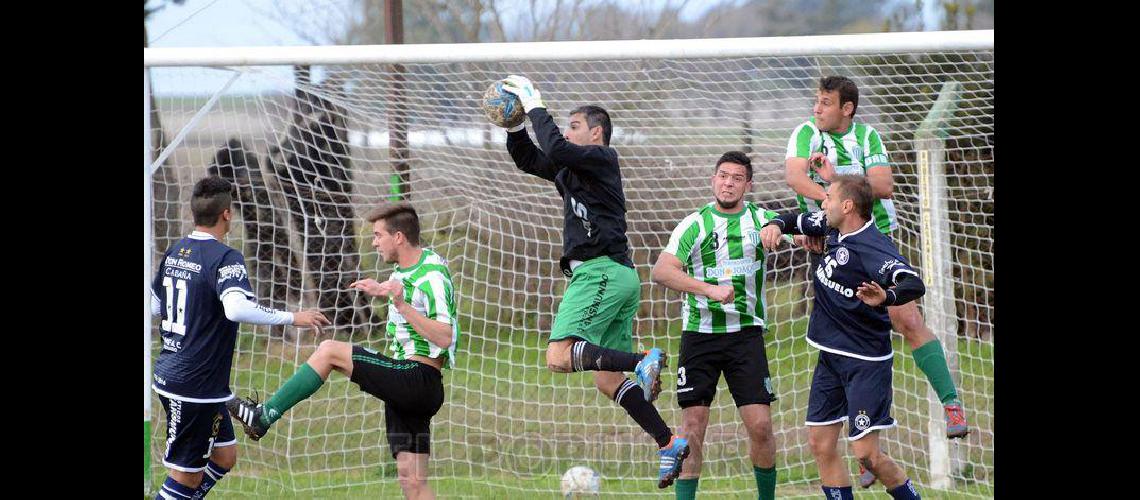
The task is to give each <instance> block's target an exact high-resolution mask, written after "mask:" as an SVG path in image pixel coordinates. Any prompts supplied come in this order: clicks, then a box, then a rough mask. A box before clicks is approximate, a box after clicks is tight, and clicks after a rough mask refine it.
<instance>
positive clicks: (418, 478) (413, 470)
mask: <svg viewBox="0 0 1140 500" xmlns="http://www.w3.org/2000/svg"><path fill="white" fill-rule="evenodd" d="M396 479H397V480H398V481H399V482H400V488H402V489H404V490H405V491H419V490H420V489H422V488H424V487H425V486H427V477H426V476H425V475H424V474H423V473H422V471H420V470H418V468H417V467H416V466H415V465H414V464H411V463H403V464H401V463H397V464H396Z"/></svg>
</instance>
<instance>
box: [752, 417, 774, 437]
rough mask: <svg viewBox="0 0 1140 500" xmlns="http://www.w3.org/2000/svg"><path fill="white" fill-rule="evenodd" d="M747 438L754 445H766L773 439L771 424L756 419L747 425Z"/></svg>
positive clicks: (767, 421)
mask: <svg viewBox="0 0 1140 500" xmlns="http://www.w3.org/2000/svg"><path fill="white" fill-rule="evenodd" d="M748 437H749V438H751V439H752V442H754V443H767V442H769V441H771V440H772V439H773V436H772V422H771V421H769V420H765V419H756V420H753V421H752V422H749V423H748Z"/></svg>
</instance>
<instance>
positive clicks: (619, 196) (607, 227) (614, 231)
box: [507, 108, 633, 276]
mask: <svg viewBox="0 0 1140 500" xmlns="http://www.w3.org/2000/svg"><path fill="white" fill-rule="evenodd" d="M527 115H528V116H530V123H531V125H532V126H533V128H534V135H535V138H537V139H538V143H539V144H541V145H542V149H541V150H539V149H538V148H536V147H535V145H534V143H533V142H531V140H530V136H528V135H527V134H526V131H524V130H520V131H518V132H514V133H508V134H507V150H508V151H509V152H510V154H511V158H512V159H514V161H515V166H516V167H518V168H519V169H520V170H522V171H524V172H526V173H528V174H531V175H534V176H537V177H541V178H543V179H546V180H548V181H551V182H553V183H554V185H555V187H557V188H558V194H559V195H561V196H562V200H563V225H562V228H563V229H562V259H561V260H560V261H559V264H560V266H561V267H562V272H563V273H565V274H566V275H567V276H569V275H570V270H569V269H570V267H569V262H570V261H571V260H581V261H586V260H590V259H593V258H595V257H601V256H603V255H605V256H609V257H610V258H611V259H613V260H614V261H615V262H617V263H619V264H621V265H624V266H626V267H630V268H632V267H633V260H632V259H631V258H630V256H629V240H628V239H627V238H626V235H625V232H626V220H625V191H624V190H623V189H622V185H621V168H620V167H619V166H618V155H617V150H615V149H614V148H611V147H609V146H598V145H589V146H578V145H575V144H571V143H570V141H567V140H566V138H565V137H563V136H562V132H560V131H559V130H558V126H556V125H555V124H554V119H553V118H551V117H550V114H549V113H547V112H546V109H545V108H535V109H532V110H530V112H529V113H527Z"/></svg>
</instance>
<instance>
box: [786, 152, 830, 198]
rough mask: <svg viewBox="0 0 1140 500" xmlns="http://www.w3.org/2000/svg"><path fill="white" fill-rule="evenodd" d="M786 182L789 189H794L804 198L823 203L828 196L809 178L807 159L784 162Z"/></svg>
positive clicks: (793, 159) (790, 159) (789, 159)
mask: <svg viewBox="0 0 1140 500" xmlns="http://www.w3.org/2000/svg"><path fill="white" fill-rule="evenodd" d="M784 182H787V183H788V187H790V188H792V190H793V191H795V192H796V194H798V195H801V196H803V197H804V198H811V199H813V200H818V201H823V198H824V196H825V195H826V194H827V192H826V191H824V189H823V187H821V186H820V185H819V184H816V183H814V182H812V180H811V178H810V177H808V159H807V158H788V159H786V160H784Z"/></svg>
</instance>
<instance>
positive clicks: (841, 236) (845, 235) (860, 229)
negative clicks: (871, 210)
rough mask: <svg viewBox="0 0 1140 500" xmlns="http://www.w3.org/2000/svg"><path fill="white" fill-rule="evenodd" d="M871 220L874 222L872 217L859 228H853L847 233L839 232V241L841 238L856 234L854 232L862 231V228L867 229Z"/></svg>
mask: <svg viewBox="0 0 1140 500" xmlns="http://www.w3.org/2000/svg"><path fill="white" fill-rule="evenodd" d="M872 222H875V221H874V219H872V220H869V221H867V223H866V224H863V227H861V228H859V229H856V230H854V231H851V232H850V233H847V234H841V235H839V241H843V238H846V237H848V236H854V235H856V234H859V233H861V232H863V230H864V229H867V228H868V227H870V226H871V223H872Z"/></svg>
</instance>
